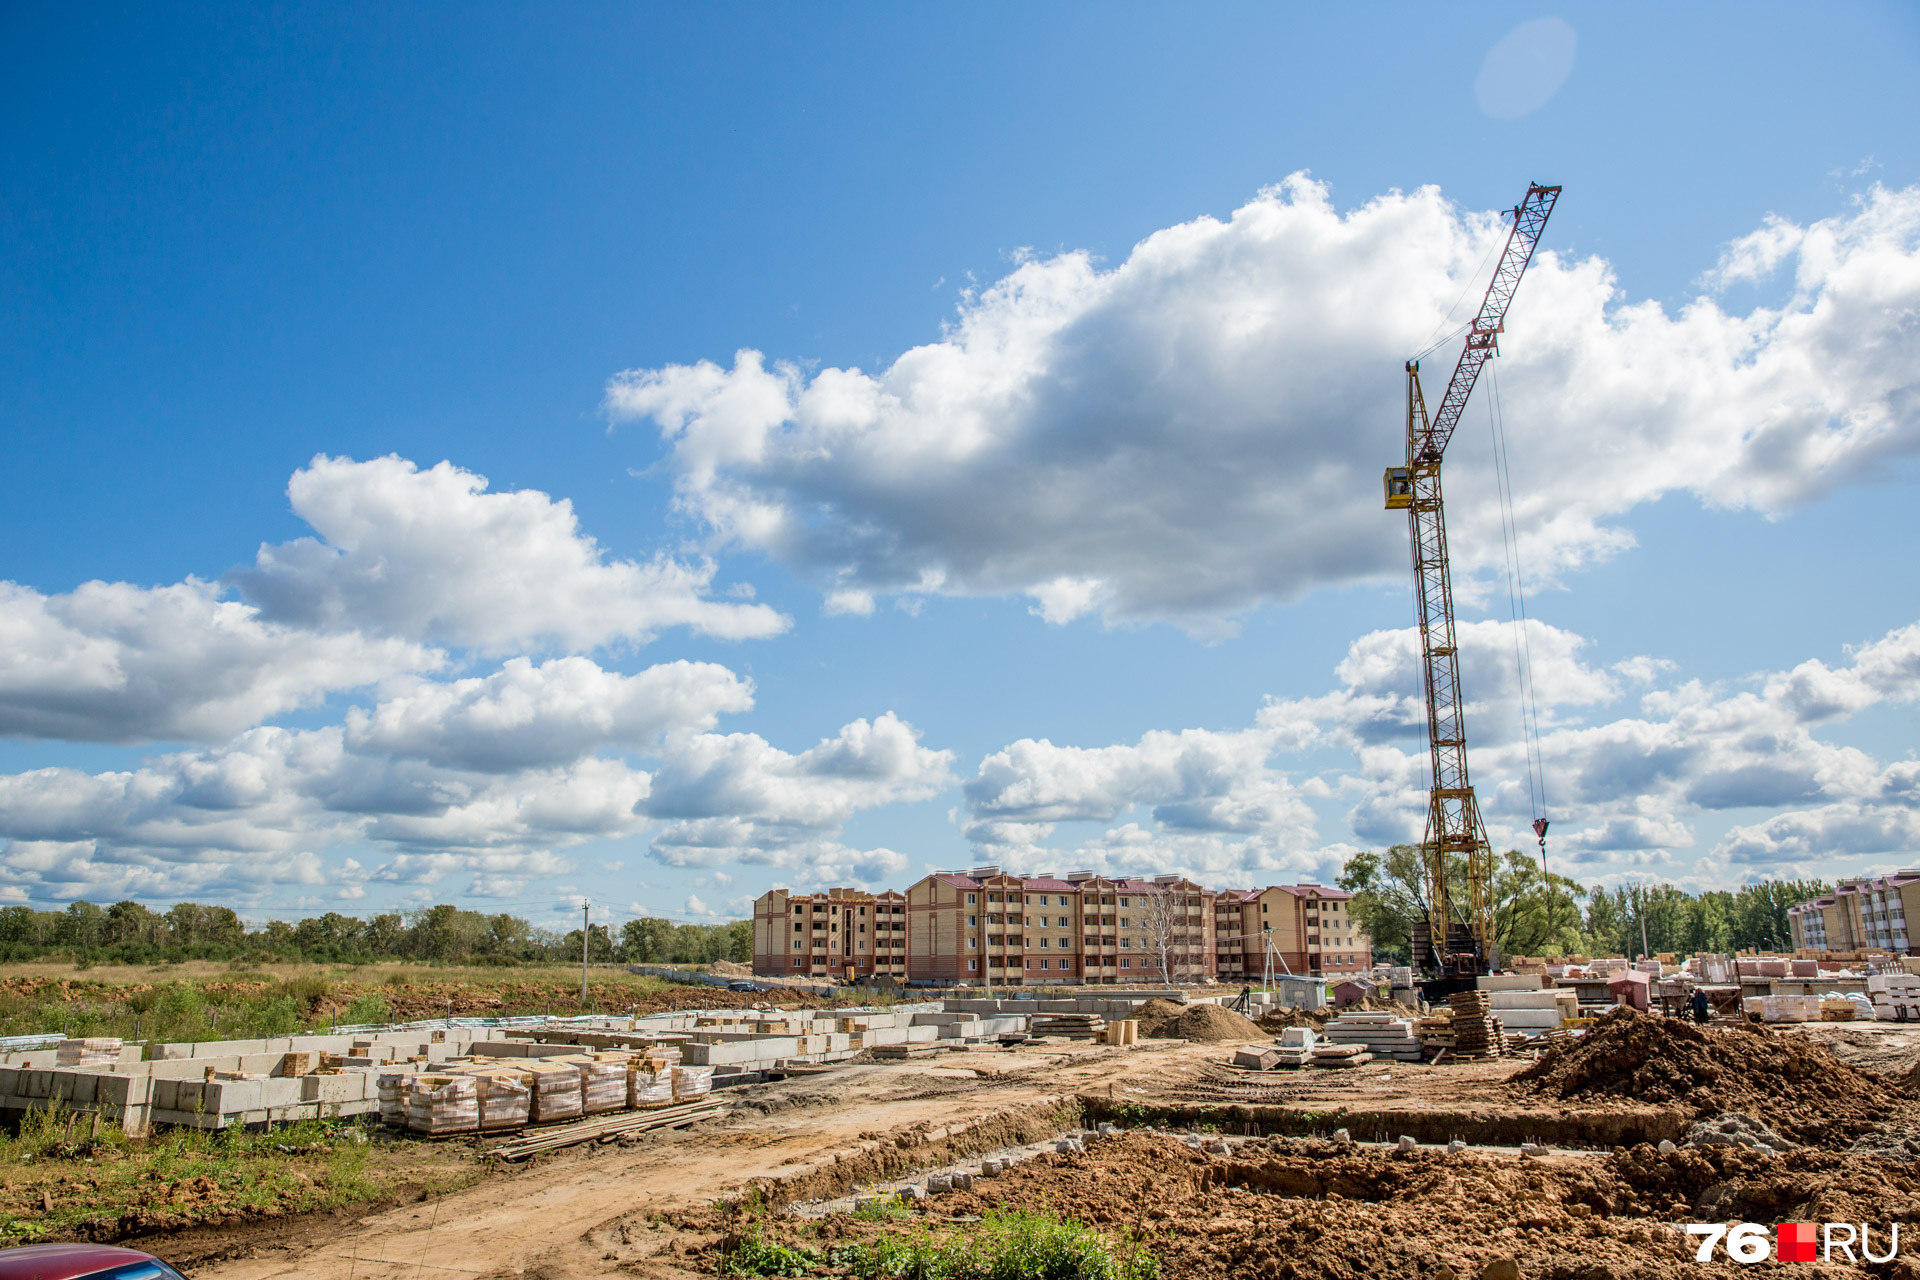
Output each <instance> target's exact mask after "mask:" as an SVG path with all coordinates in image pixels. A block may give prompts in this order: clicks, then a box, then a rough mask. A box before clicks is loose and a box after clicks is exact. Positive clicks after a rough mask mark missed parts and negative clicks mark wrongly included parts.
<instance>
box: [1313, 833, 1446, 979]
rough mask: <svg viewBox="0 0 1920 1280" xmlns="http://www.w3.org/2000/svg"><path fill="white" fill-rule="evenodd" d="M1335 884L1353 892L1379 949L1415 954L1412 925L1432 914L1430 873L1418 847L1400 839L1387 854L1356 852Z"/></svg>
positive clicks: (1358, 915)
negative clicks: (1428, 875)
mask: <svg viewBox="0 0 1920 1280" xmlns="http://www.w3.org/2000/svg"><path fill="white" fill-rule="evenodd" d="M1334 883H1336V884H1338V885H1339V886H1340V887H1341V888H1342V889H1345V890H1346V891H1347V892H1348V893H1351V894H1352V895H1353V900H1352V901H1351V902H1350V903H1348V904H1347V909H1348V910H1349V911H1350V912H1351V913H1352V918H1353V920H1354V923H1356V924H1358V925H1359V926H1360V927H1361V928H1363V929H1365V930H1366V931H1367V933H1368V934H1369V935H1370V936H1371V937H1372V938H1373V946H1374V950H1375V951H1376V952H1378V953H1381V954H1383V955H1386V956H1388V957H1391V958H1393V959H1399V960H1404V959H1407V958H1408V957H1409V956H1411V954H1412V940H1411V931H1412V928H1413V925H1414V924H1415V922H1417V921H1421V920H1425V919H1426V918H1427V888H1426V872H1425V871H1424V869H1423V868H1422V867H1421V865H1420V850H1419V849H1418V848H1416V847H1415V846H1413V845H1410V844H1396V845H1394V846H1393V847H1392V848H1390V849H1388V850H1387V852H1386V854H1385V856H1382V855H1380V854H1377V853H1356V854H1354V855H1353V857H1351V858H1349V859H1347V862H1346V865H1345V866H1343V867H1342V868H1341V869H1340V875H1339V877H1338V879H1336V880H1335V882H1334Z"/></svg>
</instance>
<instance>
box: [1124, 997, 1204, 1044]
mask: <svg viewBox="0 0 1920 1280" xmlns="http://www.w3.org/2000/svg"><path fill="white" fill-rule="evenodd" d="M1188 1008H1189V1006H1187V1005H1184V1004H1181V1003H1179V1002H1178V1001H1174V1000H1165V999H1162V998H1161V997H1159V996H1155V997H1154V998H1153V999H1151V1000H1149V1001H1147V1002H1146V1003H1145V1004H1143V1005H1141V1006H1140V1007H1139V1008H1137V1009H1135V1010H1134V1011H1133V1013H1132V1014H1131V1015H1129V1016H1130V1017H1132V1018H1133V1019H1134V1020H1135V1021H1137V1022H1139V1024H1140V1034H1141V1035H1143V1036H1151V1035H1154V1034H1156V1032H1157V1031H1158V1029H1159V1028H1160V1027H1161V1026H1162V1025H1164V1024H1165V1023H1168V1022H1172V1021H1173V1020H1174V1019H1175V1018H1177V1017H1179V1016H1180V1015H1181V1014H1183V1013H1185V1012H1186V1011H1187V1009H1188Z"/></svg>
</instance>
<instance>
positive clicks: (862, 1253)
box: [720, 1209, 1160, 1280]
mask: <svg viewBox="0 0 1920 1280" xmlns="http://www.w3.org/2000/svg"><path fill="white" fill-rule="evenodd" d="M720 1271H721V1273H722V1274H725V1275H732V1276H809V1275H816V1274H818V1275H825V1274H835V1275H850V1276H854V1277H856V1278H857V1280H1157V1278H1158V1276H1159V1275H1160V1263H1159V1261H1158V1260H1157V1259H1155V1258H1154V1256H1153V1255H1152V1254H1150V1253H1148V1252H1147V1251H1146V1250H1145V1249H1144V1248H1142V1247H1141V1246H1140V1245H1138V1244H1136V1243H1134V1242H1133V1241H1131V1240H1125V1239H1116V1238H1115V1237H1113V1236H1110V1235H1108V1234H1107V1233H1105V1232H1103V1231H1099V1230H1096V1229H1095V1228H1093V1227H1091V1226H1089V1225H1087V1224H1086V1223H1084V1222H1079V1221H1076V1220H1074V1219H1071V1218H1061V1217H1057V1216H1055V1215H1054V1214H1052V1213H1049V1212H1046V1211H1045V1210H1012V1209H1001V1210H994V1211H992V1212H990V1213H988V1214H987V1215H986V1216H985V1217H984V1218H983V1219H982V1220H981V1221H980V1223H979V1224H978V1225H977V1226H975V1227H974V1228H972V1229H971V1230H969V1231H967V1232H964V1233H962V1232H958V1231H933V1230H930V1229H928V1228H927V1227H925V1226H922V1227H920V1228H918V1229H917V1230H915V1231H912V1232H909V1233H906V1234H883V1235H877V1236H874V1237H873V1238H871V1239H866V1240H857V1241H853V1242H851V1243H847V1244H840V1245H834V1246H831V1247H828V1248H826V1249H813V1248H808V1247H806V1246H804V1245H789V1244H783V1243H780V1242H779V1241H776V1240H773V1239H771V1238H769V1237H768V1236H767V1234H766V1233H765V1232H764V1231H763V1230H762V1228H761V1227H760V1226H759V1225H757V1224H756V1225H754V1226H750V1227H748V1228H746V1229H745V1230H743V1231H741V1232H739V1233H737V1234H736V1235H733V1236H729V1237H728V1238H727V1240H725V1241H724V1242H722V1245H721V1257H720Z"/></svg>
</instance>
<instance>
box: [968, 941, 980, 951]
mask: <svg viewBox="0 0 1920 1280" xmlns="http://www.w3.org/2000/svg"><path fill="white" fill-rule="evenodd" d="M979 949H980V939H978V938H968V939H967V950H969V951H978V950H979Z"/></svg>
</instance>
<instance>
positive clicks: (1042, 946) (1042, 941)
mask: <svg viewBox="0 0 1920 1280" xmlns="http://www.w3.org/2000/svg"><path fill="white" fill-rule="evenodd" d="M1041 923H1042V924H1045V923H1046V921H1044V920H1043V921H1041ZM1047 946H1048V943H1047V940H1046V939H1045V938H1042V939H1040V949H1041V950H1042V951H1045V950H1046V949H1047Z"/></svg>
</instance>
